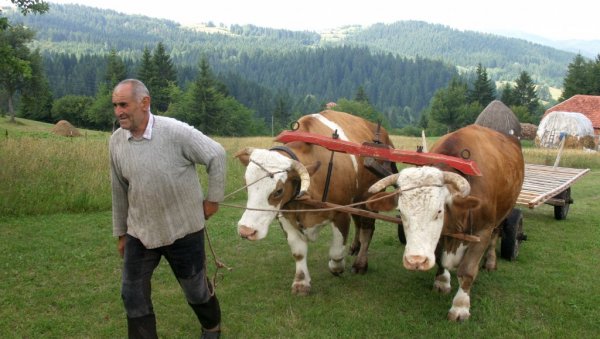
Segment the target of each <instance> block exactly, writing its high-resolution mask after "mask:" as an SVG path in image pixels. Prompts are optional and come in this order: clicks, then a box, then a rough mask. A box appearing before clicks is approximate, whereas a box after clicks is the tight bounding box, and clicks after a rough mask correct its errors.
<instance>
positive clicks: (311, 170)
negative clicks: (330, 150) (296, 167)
mask: <svg viewBox="0 0 600 339" xmlns="http://www.w3.org/2000/svg"><path fill="white" fill-rule="evenodd" d="M304 167H306V170H307V171H308V174H310V175H313V174H315V172H316V171H318V170H319V168H320V167H321V162H320V161H315V162H313V163H312V164H308V165H306V166H304Z"/></svg>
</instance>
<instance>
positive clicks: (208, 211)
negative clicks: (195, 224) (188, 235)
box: [202, 200, 219, 220]
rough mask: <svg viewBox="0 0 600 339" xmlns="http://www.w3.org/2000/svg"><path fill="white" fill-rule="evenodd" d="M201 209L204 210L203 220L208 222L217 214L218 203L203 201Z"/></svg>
mask: <svg viewBox="0 0 600 339" xmlns="http://www.w3.org/2000/svg"><path fill="white" fill-rule="evenodd" d="M202 207H203V208H204V219H206V220H208V218H210V217H211V216H212V215H213V214H215V213H217V211H218V210H219V203H218V202H214V201H208V200H204V202H203V203H202Z"/></svg>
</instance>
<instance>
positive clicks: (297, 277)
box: [295, 272, 306, 281]
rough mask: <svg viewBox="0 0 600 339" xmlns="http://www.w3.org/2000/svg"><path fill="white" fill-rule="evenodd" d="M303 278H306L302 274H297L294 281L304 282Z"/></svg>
mask: <svg viewBox="0 0 600 339" xmlns="http://www.w3.org/2000/svg"><path fill="white" fill-rule="evenodd" d="M305 277H306V276H305V275H304V272H298V273H296V276H295V280H296V281H302V280H304V278H305Z"/></svg>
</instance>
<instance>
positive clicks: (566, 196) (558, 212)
mask: <svg viewBox="0 0 600 339" xmlns="http://www.w3.org/2000/svg"><path fill="white" fill-rule="evenodd" d="M556 198H558V199H561V200H564V201H565V204H564V205H563V206H554V219H556V220H565V219H567V214H568V213H569V206H570V205H571V204H572V203H573V200H571V187H569V188H567V189H566V190H564V191H563V192H561V193H560V194H558V195H556Z"/></svg>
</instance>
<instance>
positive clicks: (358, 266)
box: [352, 215, 375, 274]
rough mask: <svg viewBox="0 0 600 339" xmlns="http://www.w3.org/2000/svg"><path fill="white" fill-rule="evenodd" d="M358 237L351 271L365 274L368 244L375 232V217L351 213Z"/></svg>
mask: <svg viewBox="0 0 600 339" xmlns="http://www.w3.org/2000/svg"><path fill="white" fill-rule="evenodd" d="M352 219H354V224H355V225H356V228H357V232H358V237H359V239H358V240H359V245H360V247H359V250H358V254H357V255H356V259H355V260H354V264H353V265H352V272H354V273H359V274H365V273H367V270H368V268H369V258H368V254H369V245H370V244H371V239H372V238H373V233H374V232H375V219H372V218H365V217H361V216H358V215H352Z"/></svg>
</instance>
